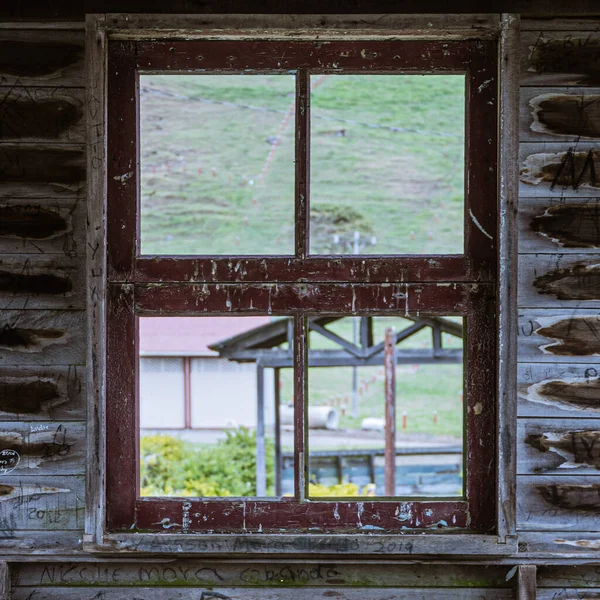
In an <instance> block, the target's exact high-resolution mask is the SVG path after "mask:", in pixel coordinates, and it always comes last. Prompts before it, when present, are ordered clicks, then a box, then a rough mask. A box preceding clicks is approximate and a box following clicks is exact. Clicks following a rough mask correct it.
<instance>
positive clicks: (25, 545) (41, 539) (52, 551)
mask: <svg viewBox="0 0 600 600" xmlns="http://www.w3.org/2000/svg"><path fill="white" fill-rule="evenodd" d="M0 552H2V555H3V556H13V557H15V558H16V559H17V560H22V559H23V558H24V557H29V558H31V557H33V556H36V555H40V556H48V555H49V556H52V555H57V554H67V553H68V555H69V556H78V555H79V556H81V555H83V554H84V553H83V549H82V531H80V530H77V529H75V530H67V531H60V530H51V531H41V530H36V531H28V530H14V529H8V530H7V529H2V530H0Z"/></svg>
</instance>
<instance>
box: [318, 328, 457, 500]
mask: <svg viewBox="0 0 600 600" xmlns="http://www.w3.org/2000/svg"><path fill="white" fill-rule="evenodd" d="M312 323H313V324H312V325H311V327H313V331H311V333H310V350H309V364H310V368H309V377H308V423H309V429H308V445H309V469H308V473H309V477H308V479H309V489H308V493H309V496H310V497H313V498H315V497H326V496H336V497H344V496H360V497H364V496H367V497H378V496H379V497H383V496H390V495H391V496H397V497H417V496H422V497H440V496H443V497H460V496H462V494H463V491H462V487H463V485H462V481H463V466H462V448H463V418H464V409H463V403H462V400H463V398H462V396H463V365H462V361H463V357H462V319H461V318H452V319H451V318H436V319H431V318H428V319H425V318H423V319H419V318H414V319H405V318H399V317H398V318H393V317H373V318H371V319H369V318H366V317H365V318H360V317H357V318H354V317H346V318H338V319H334V318H333V317H326V318H325V317H313V319H312ZM315 325H316V327H315ZM361 325H362V327H361ZM432 325H433V326H434V327H435V328H436V329H437V330H438V331H439V334H435V335H436V338H437V339H438V340H440V339H441V347H440V346H438V348H437V350H435V355H437V358H434V345H433V339H434V332H433V331H434V330H433V328H432ZM323 327H324V328H325V330H326V333H327V334H329V333H333V334H334V335H335V336H339V338H342V340H344V341H345V342H350V343H354V344H355V346H356V351H355V352H354V353H352V352H349V351H348V350H347V349H346V350H344V349H343V348H342V346H341V345H340V344H339V343H337V342H336V341H335V340H332V339H331V336H330V335H329V336H328V337H326V336H324V335H323V330H322V328H323ZM389 328H393V330H394V332H395V334H396V336H398V337H397V339H398V338H402V337H403V336H404V334H403V332H407V330H409V328H411V329H410V330H411V331H414V333H413V334H412V335H410V336H408V337H406V338H405V339H402V340H401V341H399V342H398V343H397V345H396V348H395V353H396V362H397V366H396V396H395V412H396V419H395V427H396V436H395V447H396V455H395V465H390V469H389V470H390V471H393V470H395V479H396V480H395V488H394V489H395V491H394V493H392V494H386V493H385V490H386V475H385V471H386V468H385V467H386V458H385V448H386V435H385V434H386V429H387V428H388V427H389V422H386V410H385V407H386V397H385V390H386V375H385V370H384V367H383V365H384V356H383V353H384V349H383V342H384V337H385V331H386V330H387V329H389ZM361 332H362V335H361ZM361 341H364V343H361ZM436 345H437V344H436ZM360 351H362V353H363V355H364V356H366V357H365V358H359V357H357V356H356V355H357V354H359V352H360ZM390 455H391V456H393V452H390Z"/></svg>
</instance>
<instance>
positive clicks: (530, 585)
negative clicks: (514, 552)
mask: <svg viewBox="0 0 600 600" xmlns="http://www.w3.org/2000/svg"><path fill="white" fill-rule="evenodd" d="M536 573H537V567H536V566H535V565H520V566H519V574H518V580H517V600H535V599H536V597H537V583H536Z"/></svg>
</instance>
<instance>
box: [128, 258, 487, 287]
mask: <svg viewBox="0 0 600 600" xmlns="http://www.w3.org/2000/svg"><path fill="white" fill-rule="evenodd" d="M470 263H471V261H470V260H469V259H468V258H467V257H466V256H461V255H441V254H433V255H419V256H417V255H412V256H405V255H403V256H328V257H324V256H311V257H308V258H306V259H299V258H294V257H284V256H261V257H248V256H227V257H222V258H217V257H215V258H205V257H189V256H182V257H180V258H179V257H176V256H156V257H149V256H148V257H142V258H138V259H137V260H136V266H135V273H134V276H133V279H134V280H135V281H136V282H139V283H144V282H146V283H150V282H176V281H189V282H205V281H206V282H215V283H216V282H229V283H238V282H239V283H242V282H260V283H268V282H279V281H289V282H295V281H299V280H301V281H307V282H309V281H310V282H318V281H340V282H356V283H390V282H405V283H416V282H428V281H436V282H437V281H439V282H466V281H472V282H491V281H494V280H495V267H493V266H490V268H488V269H487V270H482V269H480V270H478V271H475V270H474V269H472V268H471V264H470Z"/></svg>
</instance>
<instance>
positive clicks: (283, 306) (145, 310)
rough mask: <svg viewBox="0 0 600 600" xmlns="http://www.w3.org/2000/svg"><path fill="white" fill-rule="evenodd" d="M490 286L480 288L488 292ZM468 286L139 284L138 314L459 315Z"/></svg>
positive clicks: (464, 310)
mask: <svg viewBox="0 0 600 600" xmlns="http://www.w3.org/2000/svg"><path fill="white" fill-rule="evenodd" d="M490 285H491V284H478V285H476V287H479V286H490ZM473 287H474V286H473V285H472V284H468V283H467V284H464V283H462V284H461V283H452V284H435V283H429V284H373V283H364V284H343V283H337V284H331V283H318V284H312V283H279V284H276V283H268V284H258V283H254V284H231V283H229V284H215V283H203V284H199V283H196V284H191V283H183V284H175V283H171V284H166V283H165V284H140V285H136V286H135V309H136V311H137V312H138V313H139V314H144V315H153V314H157V313H160V314H162V315H167V314H171V315H173V316H175V315H182V314H190V315H192V314H200V315H202V314H218V313H246V314H258V313H262V314H265V313H266V314H271V313H276V314H291V313H294V312H298V311H305V312H308V313H311V314H316V313H335V314H340V313H352V314H375V313H380V314H395V315H398V316H402V315H404V314H406V315H408V314H411V315H417V314H419V312H423V313H425V312H426V313H427V314H429V315H441V316H444V315H463V314H466V312H467V308H468V305H469V295H470V294H471V289H472V288H473Z"/></svg>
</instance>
